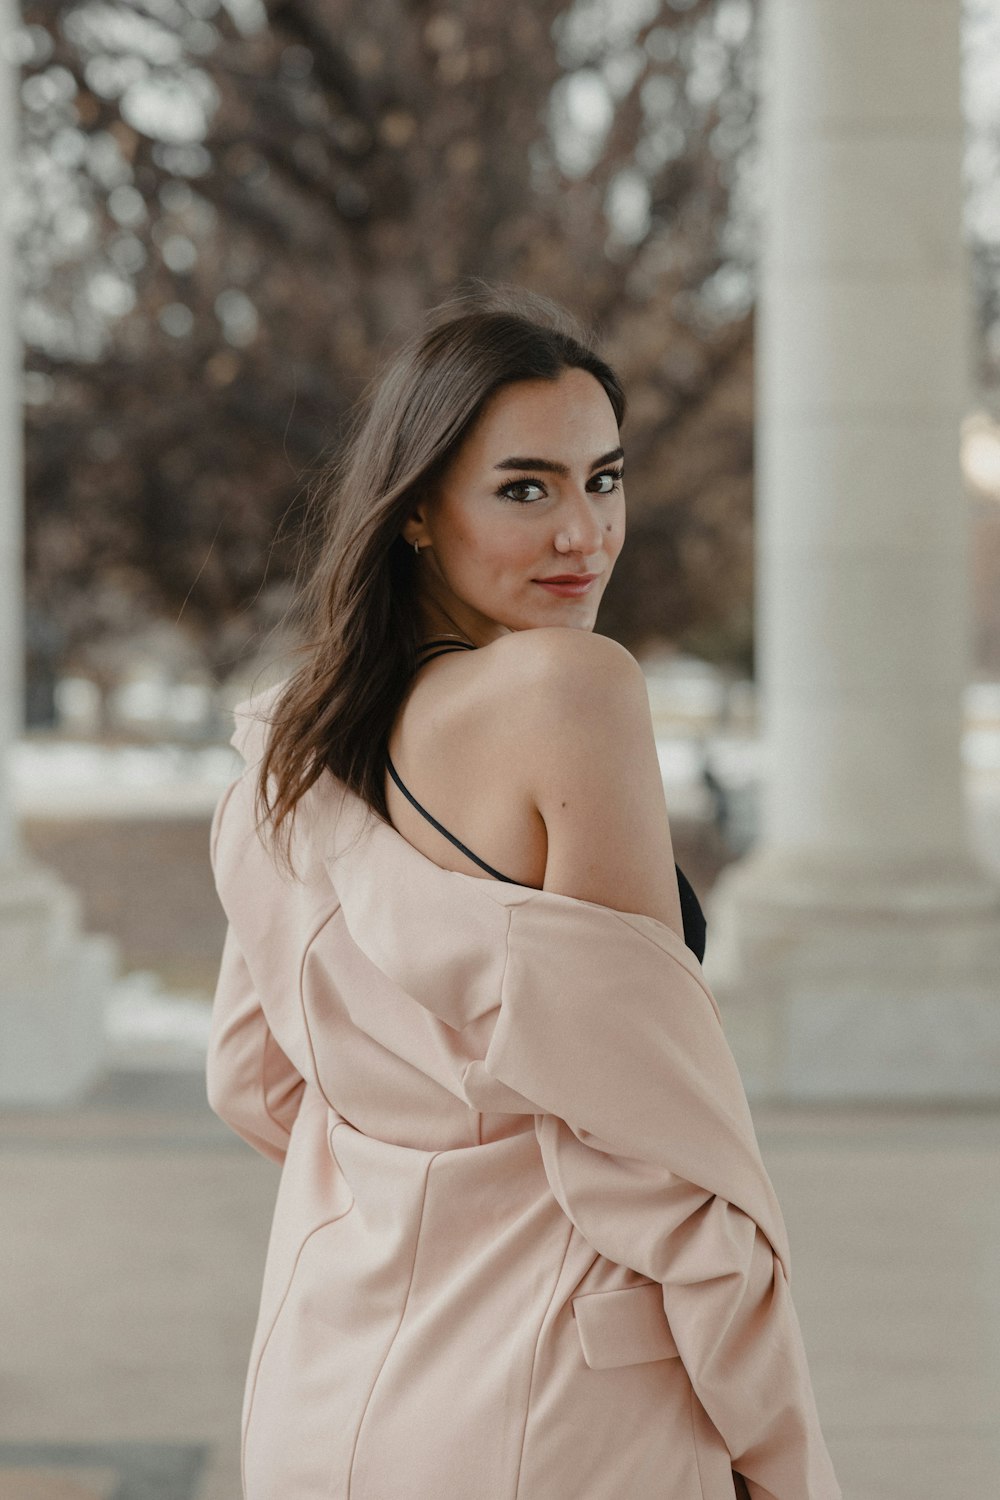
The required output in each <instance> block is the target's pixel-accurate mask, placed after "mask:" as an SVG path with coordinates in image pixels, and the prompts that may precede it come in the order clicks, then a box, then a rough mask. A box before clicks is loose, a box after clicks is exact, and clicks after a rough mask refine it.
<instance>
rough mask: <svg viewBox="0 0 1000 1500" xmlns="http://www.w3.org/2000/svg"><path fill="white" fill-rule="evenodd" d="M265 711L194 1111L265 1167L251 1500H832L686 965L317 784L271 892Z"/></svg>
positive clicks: (796, 1340) (218, 849)
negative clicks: (273, 1188) (463, 861)
mask: <svg viewBox="0 0 1000 1500" xmlns="http://www.w3.org/2000/svg"><path fill="white" fill-rule="evenodd" d="M269 700H270V695H266V696H265V697H262V698H260V699H257V700H255V702H254V704H252V705H244V706H243V708H241V709H240V710H237V721H238V727H237V731H236V734H235V735H234V737H233V742H234V744H236V745H237V746H238V747H239V748H240V750H241V751H242V752H243V755H244V757H245V758H246V760H247V762H248V769H247V770H245V771H244V773H243V775H242V776H241V777H240V778H239V779H238V780H237V781H236V782H235V783H234V784H233V785H232V786H230V787H229V788H228V789H227V790H226V792H225V793H224V794H223V796H222V799H221V801H220V803H219V805H218V809H217V811H216V814H215V818H214V820H213V825H212V841H211V852H212V861H213V867H214V871H215V878H216V883H217V886H218V890H219V894H220V897H221V899H222V903H223V906H224V908H225V911H226V915H227V917H228V919H229V930H228V936H227V938H226V942H225V948H224V952H223V957H222V967H221V972H220V975H219V983H218V991H217V994H216V998H215V1007H214V1014H213V1025H212V1035H211V1043H210V1051H209V1058H208V1096H209V1100H210V1102H211V1104H212V1107H213V1109H215V1111H216V1112H217V1113H218V1114H219V1115H221V1117H222V1118H223V1119H224V1120H226V1121H228V1122H229V1124H230V1125H231V1126H232V1128H233V1129H234V1130H236V1131H238V1132H239V1134H240V1135H241V1136H243V1137H244V1138H245V1139H246V1140H248V1141H249V1142H250V1143H251V1145H253V1146H255V1147H256V1148H257V1150H258V1151H260V1152H262V1153H263V1154H264V1155H265V1156H267V1157H269V1158H270V1159H271V1160H272V1161H275V1162H281V1163H283V1171H282V1176H281V1182H280V1186H279V1191H278V1198H277V1204H276V1208H275V1214H274V1223H273V1227H272V1233H271V1240H270V1246H269V1250H268V1256H267V1264H266V1270H265V1274H264V1287H263V1294H262V1298H261V1304H260V1315H259V1321H258V1325H257V1332H256V1337H255V1339H254V1343H253V1347H252V1351H251V1356H250V1368H249V1374H248V1379H247V1385H246V1396H245V1401H244V1409H243V1486H244V1495H245V1497H246V1500H733V1497H734V1495H735V1494H737V1493H745V1492H744V1491H743V1488H742V1485H740V1489H739V1491H737V1488H736V1483H737V1481H736V1480H735V1479H734V1474H733V1470H734V1469H735V1470H737V1471H738V1472H739V1473H741V1474H742V1475H744V1476H745V1477H746V1481H747V1486H748V1490H749V1494H750V1496H751V1497H752V1500H840V1496H841V1491H840V1488H839V1486H838V1484H837V1480H836V1478H835V1476H834V1472H833V1467H832V1464H831V1461H830V1457H829V1454H828V1452H827V1448H826V1445H825V1443H824V1440H823V1436H822V1433H821V1430H820V1423H819V1418H818V1415H817V1410H816V1405H815V1401H814V1397H813V1392H812V1387H811V1384H810V1377H809V1371H808V1368H807V1363H806V1356H805V1352H804V1349H803V1343H802V1338H801V1333H800V1328H799V1323H798V1320H797V1317H796V1313H795V1309H794V1306H793V1303H792V1298H791V1293H790V1291H789V1258H788V1244H787V1237H786V1230H785V1225H784V1222H783V1220H782V1215H781V1210H780V1208H779V1205H778V1202H777V1200H776V1198H775V1194H774V1190H773V1188H772V1185H771V1182H770V1180H769V1178H768V1175H767V1172H766V1170H765V1168H764V1165H763V1162H762V1160H761V1156H760V1152H759V1149H758V1145H757V1141H756V1137H755V1134H754V1129H753V1125H752V1122H751V1117H750V1113H749V1110H748V1107H747V1101H746V1096H745V1094H744V1091H743V1087H742V1085H741V1082H740V1077H739V1073H738V1071H737V1068H736V1064H735V1062H734V1060H733V1056H732V1053H731V1052H730V1049H729V1046H728V1044H727V1042H726V1038H725V1035H724V1032H723V1027H722V1022H721V1019H720V1015H719V1009H718V1006H717V1004H716V1001H715V999H714V998H713V996H712V994H711V993H710V991H709V989H708V987H707V986H706V983H705V978H704V975H703V973H702V969H701V966H700V964H699V962H698V960H697V958H696V957H695V956H694V954H693V953H692V952H691V950H690V949H689V948H688V947H687V946H686V945H685V944H684V942H683V941H682V940H681V938H680V937H678V936H677V935H676V934H675V933H674V932H673V930H672V929H671V928H669V927H667V926H666V925H665V924H664V923H662V922H659V921H656V920H654V919H653V918H650V917H646V916H640V915H629V914H625V913H622V912H618V911H615V910H612V909H611V908H610V907H605V906H600V905H596V904H594V903H592V902H588V901H582V900H577V899H575V898H573V897H568V896H562V895H558V894H555V893H552V892H541V891H536V890H533V889H531V888H529V887H526V886H519V885H507V884H503V883H501V882H499V881H494V880H491V879H488V878H480V877H478V876H471V875H463V874H457V873H455V872H452V871H447V870H444V869H442V868H440V867H439V866H438V865H436V864H435V863H434V862H433V861H432V860H430V859H428V858H426V857H425V856H424V855H423V854H421V853H420V852H419V851H418V850H416V849H415V848H413V846H412V845H410V844H409V843H407V842H406V840H405V839H403V838H402V836H401V835H400V834H398V833H396V832H395V831H394V830H393V829H392V828H391V827H390V826H388V825H387V824H385V823H383V822H382V821H381V820H380V819H378V818H377V817H376V816H375V815H374V814H373V813H371V812H370V810H369V809H368V808H367V807H366V805H365V804H364V803H363V802H362V801H361V800H360V799H359V798H358V797H357V796H355V795H354V794H353V793H352V792H350V791H348V790H347V789H346V788H345V787H344V786H343V785H342V784H341V783H340V782H338V781H337V780H335V779H334V778H333V777H332V776H330V775H329V774H327V773H324V775H323V776H322V778H321V780H320V781H319V782H318V783H317V785H316V786H315V787H314V788H313V789H312V790H311V791H310V792H309V793H308V795H307V796H306V798H305V800H304V802H303V803H302V804H301V807H300V810H299V814H298V819H297V830H296V834H295V842H294V846H293V854H294V858H295V860H296V864H297V868H298V871H299V876H300V879H299V881H295V880H292V879H291V878H289V877H288V876H286V875H283V874H282V873H281V872H280V871H279V869H278V868H277V867H276V865H275V863H274V862H273V860H272V858H271V856H270V854H269V853H268V851H267V849H266V847H265V846H264V844H263V843H262V842H261V839H260V838H259V837H258V836H257V834H256V832H255V815H254V806H253V794H254V779H255V778H254V770H253V767H254V765H255V763H256V762H257V760H258V759H259V756H260V754H261V752H262V748H263V744H264V733H265V732H266V731H265V729H264V727H263V725H262V723H261V721H260V719H259V718H258V717H256V715H257V714H259V713H260V712H261V711H262V710H263V711H266V706H267V702H268V701H269Z"/></svg>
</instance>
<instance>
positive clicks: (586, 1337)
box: [573, 1281, 677, 1370]
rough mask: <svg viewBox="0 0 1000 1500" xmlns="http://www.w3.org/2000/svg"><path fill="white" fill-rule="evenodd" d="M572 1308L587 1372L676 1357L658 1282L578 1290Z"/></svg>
mask: <svg viewBox="0 0 1000 1500" xmlns="http://www.w3.org/2000/svg"><path fill="white" fill-rule="evenodd" d="M573 1312H574V1315H575V1317H576V1327H577V1332H578V1333H579V1335H580V1344H581V1346H582V1348H583V1357H584V1359H585V1360H586V1362H587V1364H588V1365H589V1366H590V1368H591V1369H592V1370H608V1369H612V1368H613V1367H614V1366H616V1365H638V1364H644V1363H645V1362H646V1361H647V1360H651V1359H670V1358H671V1357H673V1356H676V1355H677V1345H676V1344H675V1343H674V1336H673V1334H672V1333H671V1332H670V1324H669V1323H668V1322H667V1315H666V1313H665V1312H664V1310H663V1288H662V1287H661V1286H660V1284H659V1282H655V1281H654V1282H646V1283H644V1284H642V1285H640V1286H625V1287H618V1288H616V1289H615V1290H614V1291H610V1292H581V1293H580V1294H579V1295H578V1296H576V1297H574V1298H573Z"/></svg>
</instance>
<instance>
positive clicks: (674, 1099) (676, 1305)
mask: <svg viewBox="0 0 1000 1500" xmlns="http://www.w3.org/2000/svg"><path fill="white" fill-rule="evenodd" d="M605 910H606V909H605ZM616 915H617V914H614V913H607V915H602V916H601V917H600V919H598V916H597V914H596V909H595V908H591V909H590V911H589V912H587V911H586V910H574V911H571V912H570V914H569V915H568V916H567V915H566V914H565V913H561V914H560V916H559V919H558V920H556V921H549V922H546V921H545V920H541V921H538V920H536V921H534V922H532V919H531V915H530V911H526V910H525V909H523V908H522V909H519V910H518V911H516V912H515V913H514V920H513V924H512V931H511V935H510V939H509V957H508V965H507V971H506V973H505V976H504V986H503V995H502V1001H501V1006H500V1011H499V1017H498V1021H497V1025H496V1028H495V1031H494V1034H493V1038H492V1041H491V1044H490V1048H489V1050H488V1052H487V1055H486V1058H485V1059H484V1063H485V1066H486V1068H487V1070H488V1072H489V1073H490V1074H492V1075H493V1076H494V1077H495V1078H497V1079H498V1080H500V1081H501V1082H503V1083H505V1084H506V1085H507V1086H508V1087H511V1088H513V1089H515V1090H517V1091H518V1092H519V1093H520V1094H522V1095H523V1096H524V1097H525V1098H526V1099H528V1100H531V1101H533V1102H534V1103H535V1105H536V1107H537V1108H538V1110H539V1113H537V1114H536V1116H535V1130H536V1134H537V1137H538V1142H539V1146H540V1149H541V1154H542V1159H543V1162H544V1166H545V1171H546V1174H547V1177H548V1180H549V1183H550V1186H551V1188H552V1191H553V1193H554V1195H555V1197H556V1199H557V1200H558V1202H559V1204H560V1205H561V1207H562V1209H563V1211H564V1212H565V1213H566V1215H567V1216H568V1217H569V1218H570V1219H571V1220H572V1222H573V1223H574V1224H575V1225H576V1227H577V1228H578V1230H579V1231H580V1233H581V1234H582V1235H583V1237H584V1239H585V1240H586V1241H587V1242H588V1243H589V1244H590V1245H591V1246H592V1247H593V1248H594V1249H595V1250H596V1251H597V1252H598V1253H599V1254H601V1255H604V1256H606V1257H607V1258H608V1259H610V1260H612V1261H615V1262H617V1263H618V1264H620V1265H626V1266H630V1267H631V1268H632V1269H634V1270H636V1271H638V1272H639V1273H640V1274H642V1275H645V1276H648V1277H649V1278H650V1279H651V1280H653V1281H657V1282H659V1283H660V1284H661V1286H662V1289H663V1305H664V1310H665V1312H666V1314H667V1318H668V1321H669V1323H670V1327H671V1331H672V1333H673V1336H674V1340H675V1342H676V1345H677V1349H678V1352H679V1354H680V1356H681V1359H682V1361H683V1363H684V1366H685V1368H686V1370H687V1372H688V1375H689V1377H690V1380H691V1384H692V1387H693V1389H694V1391H695V1394H696V1395H697V1396H698V1399H699V1400H700V1402H701V1403H702V1405H703V1406H704V1408H705V1410H706V1412H707V1413H708V1415H709V1417H710V1418H711V1420H712V1421H713V1422H714V1424H715V1426H716V1427H717V1429H718V1431H719V1432H720V1434H721V1435H722V1438H723V1440H724V1442H725V1444H726V1446H727V1448H728V1449H729V1452H730V1455H731V1459H732V1466H733V1468H734V1470H736V1471H737V1472H738V1473H739V1474H741V1475H742V1476H743V1477H744V1479H745V1481H746V1483H747V1487H748V1491H749V1495H750V1496H751V1500H841V1490H840V1487H839V1485H838V1483H837V1480H836V1477H835V1475H834V1471H833V1466H832V1462H831V1459H830V1456H829V1453H828V1451H827V1448H826V1445H825V1443H824V1440H823V1435H822V1432H821V1429H820V1422H819V1416H818V1412H817V1408H816V1404H815V1400H814V1396H813V1391H812V1386H811V1381H810V1377H809V1370H808V1366H807V1361H806V1352H805V1349H804V1346H803V1341H802V1335H801V1331H800V1327H799V1322H798V1318H797V1316H796V1312H795V1307H794V1305H793V1302H792V1297H791V1291H790V1282H789V1276H790V1272H789V1257H788V1244H787V1238H786V1233H785V1226H784V1222H783V1219H782V1216H781V1211H780V1208H779V1206H778V1203H777V1199H776V1197H775V1195H774V1190H773V1188H772V1186H771V1183H770V1180H769V1178H768V1176H767V1173H766V1170H765V1168H764V1164H763V1161H762V1160H761V1157H760V1154H759V1150H758V1147H757V1142H756V1137H755V1135H754V1131H753V1126H752V1123H751V1120H750V1114H749V1107H748V1105H747V1101H746V1096H745V1093H744V1091H743V1087H742V1083H741V1081H740V1078H739V1073H738V1071H737V1068H736V1064H735V1060H734V1059H733V1056H732V1053H731V1051H730V1050H729V1047H728V1044H727V1043H726V1041H725V1038H724V1035H723V1031H722V1024H721V1017H720V1015H719V1011H718V1006H717V1004H716V1002H715V1000H714V997H712V995H711V993H710V992H709V990H708V988H707V986H706V985H705V983H704V979H703V976H702V972H701V968H700V965H699V964H698V962H697V960H696V958H695V957H694V956H693V955H692V954H691V953H690V951H689V950H687V949H686V948H684V947H683V944H681V941H680V939H677V940H676V944H675V943H674V942H673V940H672V934H670V933H669V930H668V929H666V928H665V927H663V924H657V928H658V929H660V930H659V931H658V933H657V937H656V941H655V942H654V941H652V940H651V939H650V937H649V928H648V927H647V928H646V929H645V930H639V929H637V928H636V927H635V926H634V925H633V926H630V925H629V923H628V922H627V921H624V920H622V921H618V922H616V921H614V920H613V918H614V917H615V916H616ZM519 918H521V931H520V933H518V930H517V929H518V920H519ZM682 949H683V951H682ZM539 981H541V982H539Z"/></svg>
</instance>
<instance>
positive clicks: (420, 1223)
mask: <svg viewBox="0 0 1000 1500" xmlns="http://www.w3.org/2000/svg"><path fill="white" fill-rule="evenodd" d="M440 1155H441V1152H440V1151H435V1152H434V1155H433V1156H432V1157H431V1159H430V1160H429V1161H428V1163H427V1166H426V1168H425V1170H424V1188H423V1192H422V1193H421V1195H420V1214H419V1217H418V1219H417V1232H416V1234H415V1235H414V1237H413V1256H412V1259H411V1260H410V1275H409V1279H408V1281H407V1283H406V1294H405V1296H404V1297H403V1306H402V1308H401V1309H400V1313H399V1319H398V1321H397V1323H396V1326H395V1328H394V1329H393V1331H392V1337H391V1339H390V1340H389V1342H388V1344H387V1345H386V1350H385V1353H384V1354H383V1356H382V1358H381V1360H380V1362H379V1367H378V1369H377V1370H376V1371H375V1376H374V1379H373V1380H372V1383H371V1385H370V1386H369V1388H368V1395H367V1396H366V1397H365V1404H364V1407H363V1409H362V1412H361V1417H360V1419H359V1421H358V1425H357V1428H356V1430H355V1433H354V1443H353V1446H352V1447H351V1457H350V1462H349V1463H348V1466H347V1500H351V1489H352V1487H353V1485H354V1461H355V1459H356V1457H357V1453H358V1443H359V1442H360V1441H361V1429H362V1428H363V1427H364V1425H365V1418H366V1417H367V1415H368V1408H369V1407H370V1406H371V1401H372V1397H373V1396H374V1394H375V1387H376V1386H377V1385H378V1381H379V1376H380V1375H381V1374H382V1371H383V1369H384V1368H385V1362H386V1360H387V1359H388V1358H389V1355H390V1354H391V1353H392V1348H393V1345H394V1344H395V1342H396V1339H397V1338H398V1336H399V1330H400V1329H401V1328H402V1326H403V1319H404V1318H405V1317H406V1309H407V1307H408V1306H409V1304H410V1292H411V1291H412V1290H413V1273H414V1271H415V1270H416V1268H417V1251H418V1249H419V1248H420V1235H421V1231H422V1230H423V1227H424V1206H425V1204H426V1202H427V1184H428V1182H429V1180H430V1175H431V1167H432V1166H433V1165H434V1163H435V1162H436V1161H437V1159H438V1157H439V1156H440Z"/></svg>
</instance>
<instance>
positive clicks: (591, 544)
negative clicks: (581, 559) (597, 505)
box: [556, 492, 604, 554]
mask: <svg viewBox="0 0 1000 1500" xmlns="http://www.w3.org/2000/svg"><path fill="white" fill-rule="evenodd" d="M603 540H604V531H603V529H602V527H601V521H600V517H599V516H597V515H596V514H595V511H594V506H593V502H592V500H591V498H590V495H589V494H587V493H586V492H584V493H583V494H581V495H578V496H576V497H574V499H573V501H572V502H571V503H570V504H569V510H568V512H564V513H563V515H562V516H561V518H560V525H559V530H558V532H557V534H556V542H557V546H558V545H559V544H560V543H561V544H562V549H563V550H565V551H567V552H583V553H584V554H587V553H591V552H599V551H600V550H601V546H602V543H603Z"/></svg>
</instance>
